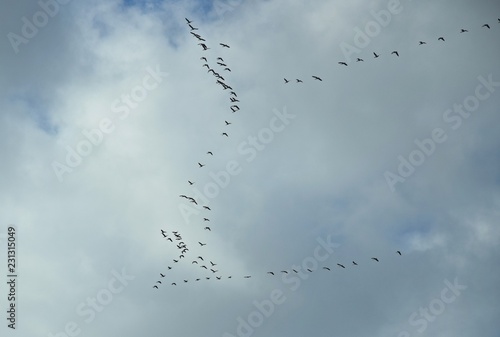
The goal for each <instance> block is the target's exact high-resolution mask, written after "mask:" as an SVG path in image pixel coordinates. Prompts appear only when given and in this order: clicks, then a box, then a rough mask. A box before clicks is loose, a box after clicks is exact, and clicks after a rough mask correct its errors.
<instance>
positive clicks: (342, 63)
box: [339, 62, 347, 67]
mask: <svg viewBox="0 0 500 337" xmlns="http://www.w3.org/2000/svg"><path fill="white" fill-rule="evenodd" d="M339 64H340V65H343V66H346V67H347V63H345V62H339Z"/></svg>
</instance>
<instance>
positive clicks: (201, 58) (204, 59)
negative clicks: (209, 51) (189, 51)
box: [200, 56, 208, 62]
mask: <svg viewBox="0 0 500 337" xmlns="http://www.w3.org/2000/svg"><path fill="white" fill-rule="evenodd" d="M200 60H203V61H205V62H208V61H207V58H206V57H205V56H203V57H200Z"/></svg>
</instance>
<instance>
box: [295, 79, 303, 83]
mask: <svg viewBox="0 0 500 337" xmlns="http://www.w3.org/2000/svg"><path fill="white" fill-rule="evenodd" d="M295 81H297V83H304V82H302V80H299V79H298V78H296V79H295Z"/></svg>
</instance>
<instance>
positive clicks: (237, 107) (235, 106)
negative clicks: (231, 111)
mask: <svg viewBox="0 0 500 337" xmlns="http://www.w3.org/2000/svg"><path fill="white" fill-rule="evenodd" d="M231 108H235V109H238V110H240V107H239V106H237V105H236V104H235V105H231Z"/></svg>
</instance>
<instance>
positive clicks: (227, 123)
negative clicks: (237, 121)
mask: <svg viewBox="0 0 500 337" xmlns="http://www.w3.org/2000/svg"><path fill="white" fill-rule="evenodd" d="M224 122H225V123H226V125H231V124H233V123H229V122H228V121H224Z"/></svg>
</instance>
